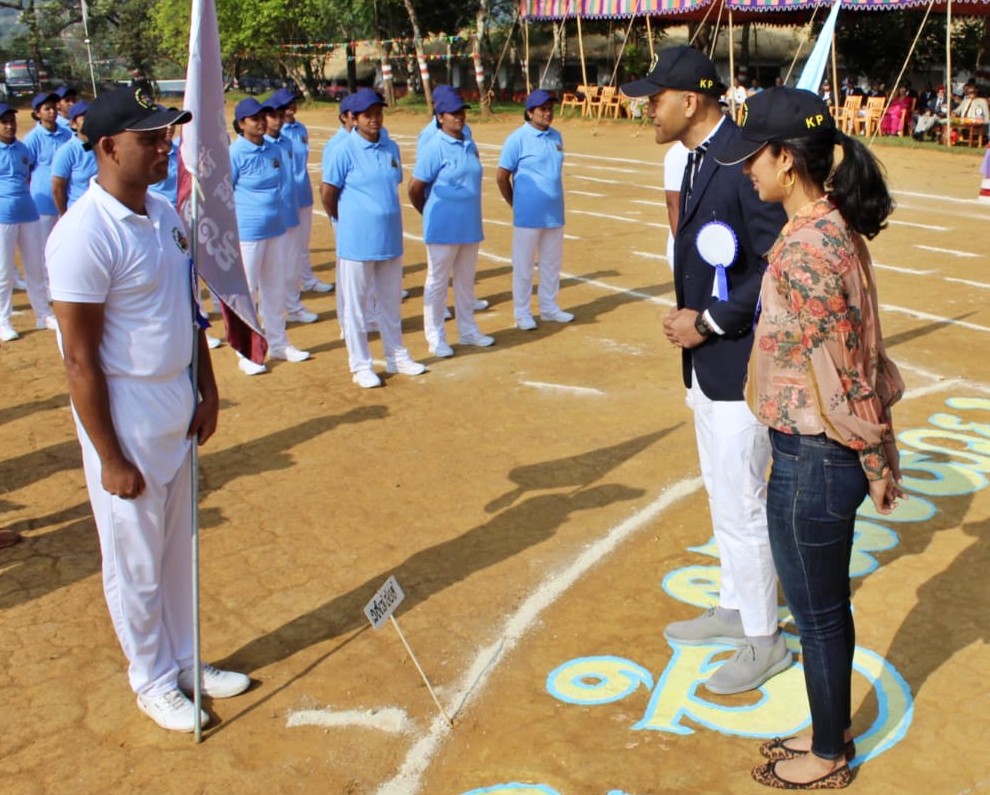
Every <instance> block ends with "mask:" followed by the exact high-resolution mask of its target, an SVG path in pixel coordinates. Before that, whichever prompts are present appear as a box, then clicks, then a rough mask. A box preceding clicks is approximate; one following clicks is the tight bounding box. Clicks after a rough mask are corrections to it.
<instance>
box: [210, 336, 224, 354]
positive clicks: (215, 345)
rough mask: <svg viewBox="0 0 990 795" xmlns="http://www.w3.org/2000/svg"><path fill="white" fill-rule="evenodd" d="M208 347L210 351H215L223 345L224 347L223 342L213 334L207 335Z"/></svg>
mask: <svg viewBox="0 0 990 795" xmlns="http://www.w3.org/2000/svg"><path fill="white" fill-rule="evenodd" d="M206 345H207V347H208V348H210V350H213V349H215V348H219V347H220V346H221V345H223V340H222V339H220V338H219V337H214V336H213V335H212V334H207V335H206Z"/></svg>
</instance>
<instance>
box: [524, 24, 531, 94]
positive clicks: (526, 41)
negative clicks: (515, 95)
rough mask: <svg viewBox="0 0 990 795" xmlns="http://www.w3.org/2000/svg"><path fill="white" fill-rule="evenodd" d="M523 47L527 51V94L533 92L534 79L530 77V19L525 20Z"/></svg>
mask: <svg viewBox="0 0 990 795" xmlns="http://www.w3.org/2000/svg"><path fill="white" fill-rule="evenodd" d="M523 49H524V50H525V52H526V94H527V95H529V94H531V93H532V92H533V85H532V81H531V80H530V77H529V20H528V19H524V20H523Z"/></svg>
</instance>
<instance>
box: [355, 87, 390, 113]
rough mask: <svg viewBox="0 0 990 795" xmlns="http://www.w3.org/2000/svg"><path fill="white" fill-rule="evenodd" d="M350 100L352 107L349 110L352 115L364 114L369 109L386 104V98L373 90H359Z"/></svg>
mask: <svg viewBox="0 0 990 795" xmlns="http://www.w3.org/2000/svg"><path fill="white" fill-rule="evenodd" d="M348 99H349V100H350V106H349V107H348V108H347V109H348V110H349V111H350V112H351V113H364V112H365V111H366V110H367V109H368V108H371V107H374V106H375V105H384V104H385V97H383V96H382V95H381V94H379V93H378V92H377V91H375V90H374V89H371V88H359V89H358V90H357V91H355V92H354V93H353V94H351V95H350V96H349V97H348Z"/></svg>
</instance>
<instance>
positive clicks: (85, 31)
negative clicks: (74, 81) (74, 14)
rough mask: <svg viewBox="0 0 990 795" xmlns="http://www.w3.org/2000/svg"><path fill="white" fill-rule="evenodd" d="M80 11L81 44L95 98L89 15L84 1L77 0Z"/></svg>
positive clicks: (94, 74)
mask: <svg viewBox="0 0 990 795" xmlns="http://www.w3.org/2000/svg"><path fill="white" fill-rule="evenodd" d="M79 6H80V8H81V9H82V23H83V42H84V43H85V45H86V60H87V61H89V82H90V84H91V85H92V86H93V96H94V97H95V96H96V93H97V92H96V73H95V72H94V71H93V48H92V47H91V46H90V40H89V14H88V13H87V11H86V0H79Z"/></svg>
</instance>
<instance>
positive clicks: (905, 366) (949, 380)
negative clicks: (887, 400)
mask: <svg viewBox="0 0 990 795" xmlns="http://www.w3.org/2000/svg"><path fill="white" fill-rule="evenodd" d="M894 362H895V364H897V368H898V369H899V370H900V371H901V372H907V373H911V374H912V375H916V376H918V377H919V378H927V379H928V380H929V381H932V382H933V383H931V384H928V385H927V386H921V387H917V388H915V389H909V390H907V391H905V393H904V397H905V398H913V397H919V396H921V395H928V394H932V393H934V392H944V391H945V390H946V389H949V388H950V387H956V386H962V387H966V388H968V389H973V390H975V391H977V392H983V393H985V394H990V384H984V383H982V382H980V381H973V380H971V379H969V378H958V377H954V376H953V377H949V376H944V375H942V374H941V373H933V372H932V371H931V370H928V369H926V368H924V367H919V366H918V365H916V364H912V363H911V362H905V361H902V360H900V359H897V358H895V359H894Z"/></svg>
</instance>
